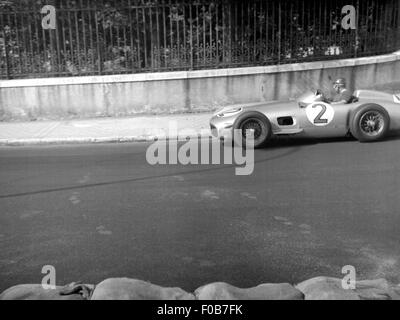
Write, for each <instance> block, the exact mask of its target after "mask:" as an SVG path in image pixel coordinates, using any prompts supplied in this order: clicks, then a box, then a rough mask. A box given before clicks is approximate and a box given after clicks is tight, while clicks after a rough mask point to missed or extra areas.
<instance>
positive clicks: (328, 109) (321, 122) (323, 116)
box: [306, 102, 335, 127]
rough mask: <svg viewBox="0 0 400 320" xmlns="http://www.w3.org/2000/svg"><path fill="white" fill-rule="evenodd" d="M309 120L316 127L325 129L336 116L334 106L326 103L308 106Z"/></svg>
mask: <svg viewBox="0 0 400 320" xmlns="http://www.w3.org/2000/svg"><path fill="white" fill-rule="evenodd" d="M306 114H307V118H308V120H309V121H310V122H311V123H312V124H313V125H315V126H318V127H323V126H327V125H328V124H330V123H331V122H332V120H333V118H334V116H335V110H333V108H332V106H330V105H329V104H327V103H324V102H317V103H312V104H310V105H308V106H307V108H306Z"/></svg>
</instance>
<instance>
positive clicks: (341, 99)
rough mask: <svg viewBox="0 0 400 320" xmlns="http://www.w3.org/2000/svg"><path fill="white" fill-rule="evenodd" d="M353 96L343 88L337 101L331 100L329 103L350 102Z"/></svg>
mask: <svg viewBox="0 0 400 320" xmlns="http://www.w3.org/2000/svg"><path fill="white" fill-rule="evenodd" d="M352 98H353V95H352V93H351V92H350V91H349V90H345V91H343V92H342V93H341V94H340V97H339V101H333V102H331V104H333V105H335V104H346V103H350V102H351V100H352Z"/></svg>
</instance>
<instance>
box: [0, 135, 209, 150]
mask: <svg viewBox="0 0 400 320" xmlns="http://www.w3.org/2000/svg"><path fill="white" fill-rule="evenodd" d="M211 137H212V135H211V133H210V134H207V135H204V134H203V135H200V134H199V135H197V136H188V137H187V138H190V139H194V138H199V139H207V138H211ZM158 139H160V140H170V139H172V140H178V141H179V142H183V141H185V140H186V138H184V137H180V136H176V137H175V136H173V137H159V136H156V135H148V136H147V135H146V136H125V137H118V136H117V137H102V138H95V137H85V138H32V139H0V147H5V146H8V147H20V146H36V145H68V144H103V143H104V144H105V143H130V142H131V143H132V142H154V141H156V140H158Z"/></svg>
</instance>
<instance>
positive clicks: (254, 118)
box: [233, 111, 272, 149]
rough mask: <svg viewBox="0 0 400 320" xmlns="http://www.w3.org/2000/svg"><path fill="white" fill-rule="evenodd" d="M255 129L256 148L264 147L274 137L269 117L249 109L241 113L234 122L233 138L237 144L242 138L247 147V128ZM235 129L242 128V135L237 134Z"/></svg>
mask: <svg viewBox="0 0 400 320" xmlns="http://www.w3.org/2000/svg"><path fill="white" fill-rule="evenodd" d="M247 129H253V130H254V148H255V149H257V148H262V147H264V146H265V145H266V143H267V142H268V141H269V140H270V139H271V137H272V126H271V122H270V121H269V119H268V118H267V117H266V116H265V115H264V114H262V113H261V112H257V111H249V112H245V113H243V114H241V115H240V116H239V117H238V118H237V119H236V121H235V123H234V124H233V139H234V142H235V143H236V144H239V143H238V139H241V146H242V147H246V133H245V130H247ZM235 130H240V131H241V134H240V137H239V136H237V134H236V135H235V132H237V131H235Z"/></svg>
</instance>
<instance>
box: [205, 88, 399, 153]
mask: <svg viewBox="0 0 400 320" xmlns="http://www.w3.org/2000/svg"><path fill="white" fill-rule="evenodd" d="M210 126H211V132H212V134H213V136H215V137H219V138H222V137H224V138H225V139H226V138H228V139H232V138H233V136H234V135H233V132H234V130H235V132H236V133H235V139H237V138H239V139H242V145H243V146H245V141H246V139H245V138H246V133H248V132H249V131H248V130H251V131H252V133H253V134H254V147H255V148H260V147H262V146H264V145H265V144H266V143H267V142H268V141H269V140H270V139H271V138H272V137H273V136H279V135H287V136H299V137H310V138H331V137H345V136H347V135H350V134H351V135H352V136H353V137H355V138H356V139H358V140H359V141H361V142H372V141H378V140H381V139H383V138H384V137H385V136H386V135H387V134H388V133H389V132H390V131H397V130H400V95H396V94H389V93H384V92H379V91H371V90H357V91H355V92H354V94H353V99H352V102H351V103H347V104H345V103H343V104H330V103H329V102H327V99H326V98H325V96H324V94H323V93H322V92H320V91H319V90H318V91H317V92H315V93H312V92H308V93H305V94H304V95H302V96H301V97H300V98H299V99H298V100H297V101H286V102H270V103H267V102H260V103H251V104H243V105H235V106H230V107H225V108H223V109H221V110H219V111H218V112H216V113H215V114H214V115H213V117H212V118H211V121H210ZM238 133H239V134H238Z"/></svg>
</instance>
